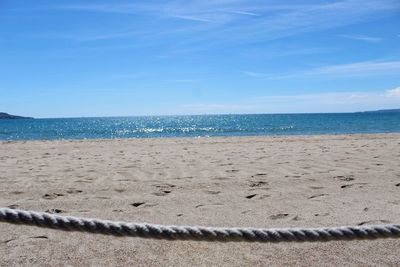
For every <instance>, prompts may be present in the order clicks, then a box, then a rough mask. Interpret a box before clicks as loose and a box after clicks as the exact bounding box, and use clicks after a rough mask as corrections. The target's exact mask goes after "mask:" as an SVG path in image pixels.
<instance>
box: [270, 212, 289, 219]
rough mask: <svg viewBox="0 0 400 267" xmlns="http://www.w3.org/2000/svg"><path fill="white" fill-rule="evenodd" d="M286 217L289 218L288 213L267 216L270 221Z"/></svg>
mask: <svg viewBox="0 0 400 267" xmlns="http://www.w3.org/2000/svg"><path fill="white" fill-rule="evenodd" d="M287 216H289V214H288V213H278V214H275V215H271V216H269V218H270V219H271V220H279V219H283V218H286V217H287Z"/></svg>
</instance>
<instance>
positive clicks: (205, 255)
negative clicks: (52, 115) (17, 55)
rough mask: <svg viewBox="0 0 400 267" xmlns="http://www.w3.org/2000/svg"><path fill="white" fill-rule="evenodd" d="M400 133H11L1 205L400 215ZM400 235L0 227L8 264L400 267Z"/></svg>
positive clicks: (212, 220)
mask: <svg viewBox="0 0 400 267" xmlns="http://www.w3.org/2000/svg"><path fill="white" fill-rule="evenodd" d="M399 195H400V134H376V135H326V136H293V137H219V138H168V139H165V138H160V139H119V140H81V141H11V142H0V206H1V207H15V208H20V209H30V210H35V211H48V212H52V213H58V214H61V215H74V216H80V217H89V218H92V217H95V218H101V219H110V220H123V221H135V222H148V223H156V224H177V225H204V226H227V227H230V226H232V227H233V226H238V227H263V228H269V227H324V226H342V225H363V224H384V223H400V198H399ZM399 249H400V240H396V239H383V240H382V239H380V240H372V241H371V240H367V241H334V242H325V243H321V242H317V243H277V244H270V243H264V244H263V243H235V242H233V243H220V242H196V241H165V240H148V239H138V238H118V237H112V236H103V235H93V234H85V233H77V232H62V231H56V230H49V229H42V228H36V227H29V226H21V225H11V224H5V223H1V224H0V265H1V266H11V265H25V266H32V265H41V266H56V265H91V266H99V265H107V266H124V265H127V266H189V265H195V266H250V265H251V266H265V265H270V266H287V265H296V266H310V265H312V266H321V265H324V266H333V265H350V266H376V265H381V266H382V265H385V266H398V265H399V264H400V255H399V253H398V251H399Z"/></svg>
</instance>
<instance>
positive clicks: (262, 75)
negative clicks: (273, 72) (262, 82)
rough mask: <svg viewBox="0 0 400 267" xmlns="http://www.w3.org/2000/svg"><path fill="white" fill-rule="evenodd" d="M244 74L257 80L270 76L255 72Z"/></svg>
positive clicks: (244, 72)
mask: <svg viewBox="0 0 400 267" xmlns="http://www.w3.org/2000/svg"><path fill="white" fill-rule="evenodd" d="M242 73H243V74H245V75H247V76H250V77H255V78H268V77H269V75H267V74H265V73H261V72H254V71H242Z"/></svg>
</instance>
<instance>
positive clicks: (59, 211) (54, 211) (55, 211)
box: [46, 209, 64, 214]
mask: <svg viewBox="0 0 400 267" xmlns="http://www.w3.org/2000/svg"><path fill="white" fill-rule="evenodd" d="M46 212H47V213H53V214H54V213H62V212H64V211H63V210H60V209H47V210H46Z"/></svg>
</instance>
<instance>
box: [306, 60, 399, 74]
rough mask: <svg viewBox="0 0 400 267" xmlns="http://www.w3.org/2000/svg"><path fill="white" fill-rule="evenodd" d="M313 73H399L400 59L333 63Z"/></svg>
mask: <svg viewBox="0 0 400 267" xmlns="http://www.w3.org/2000/svg"><path fill="white" fill-rule="evenodd" d="M311 73H315V74H340V75H354V74H355V75H357V74H361V75H366V74H368V75H369V74H372V75H373V74H393V73H394V74H399V73H400V61H364V62H357V63H350V64H341V65H332V66H325V67H320V68H317V69H315V70H313V71H311Z"/></svg>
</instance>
